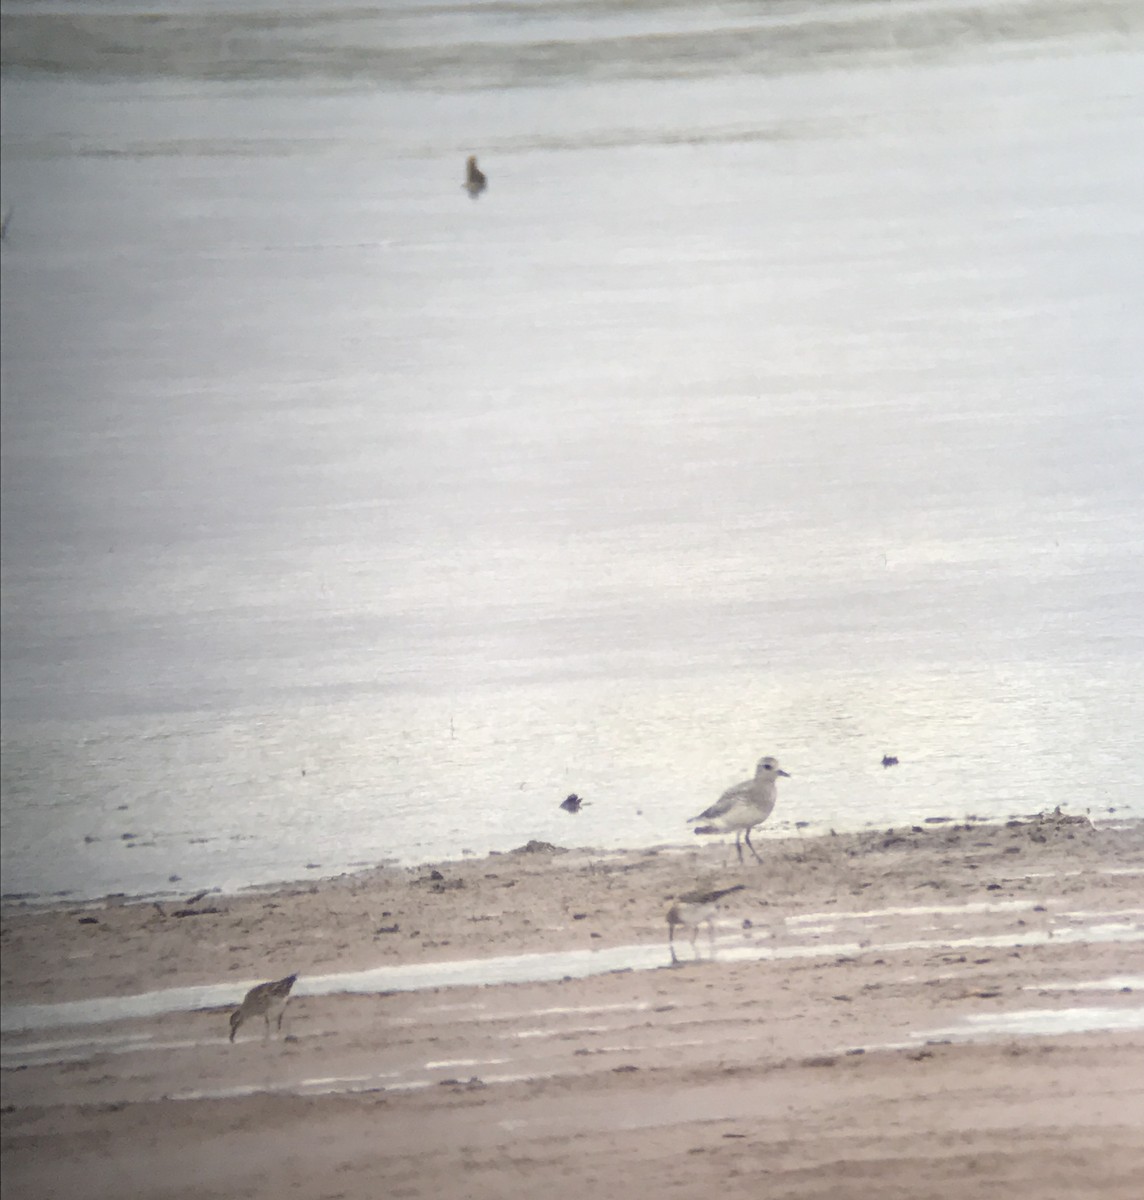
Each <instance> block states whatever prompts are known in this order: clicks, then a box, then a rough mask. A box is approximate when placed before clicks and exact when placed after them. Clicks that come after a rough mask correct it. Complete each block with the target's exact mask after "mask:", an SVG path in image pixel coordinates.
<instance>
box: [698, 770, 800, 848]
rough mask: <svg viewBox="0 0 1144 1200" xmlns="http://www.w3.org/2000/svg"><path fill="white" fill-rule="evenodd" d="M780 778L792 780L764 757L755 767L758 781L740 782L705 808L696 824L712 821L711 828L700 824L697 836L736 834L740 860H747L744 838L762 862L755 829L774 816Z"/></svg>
mask: <svg viewBox="0 0 1144 1200" xmlns="http://www.w3.org/2000/svg"><path fill="white" fill-rule="evenodd" d="M779 776H783V777H784V778H786V779H789V778H790V776H789V775H788V774H787V773H786V771H783V770H781V769H780V767H779V764H778V760H777V759H774V758H770V757H769V756H768V757H767V758H760V759H759V762H758V765H757V766H756V767H755V778H754V779H748V780H747V781H746V782H745V783H737V784H735V786H734V787H730V788H728V789H727V790H726V791H725V792H724V793H723V795H722V796H720V797H719V799H718V800H716V801H715V803H714V804H712V805H711V807H710V808H705V809H704V810H703V811H702V812H701V813H700V814H699V816H697V817H692V818H691V820H692V821H711V822H713V823H712V824H711V825H697V826H696V827H695V832H696V833H731V832H734V834H735V849H736V850H737V851H738V852H739V861H740V862H742V861H743V845H742V838H743V837H744V836H745V837H746V840H747V849H748V850H750V852H751V853H752V854H753V855H754V856H755V861H756V862H760V863H761V862H762V861H763V860H762V859H761V858H759V854H758V851H757V850H756V849H755V847H754V846H752V845H751V830H752V829H753V828H754V827H755V826H756V825H761V824H762V823H763V822H764V821H765V820H766V819H767V817H769V816H770V815H771V810H772V809H773V808H774V806H775V784H776V782H777V781H778V778H779Z"/></svg>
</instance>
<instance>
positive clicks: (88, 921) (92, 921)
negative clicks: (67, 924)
mask: <svg viewBox="0 0 1144 1200" xmlns="http://www.w3.org/2000/svg"><path fill="white" fill-rule="evenodd" d="M78 924H80V925H98V924H99V920H98V918H97V917H80V919H79V921H78Z"/></svg>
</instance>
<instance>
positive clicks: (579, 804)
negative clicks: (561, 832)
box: [560, 792, 584, 813]
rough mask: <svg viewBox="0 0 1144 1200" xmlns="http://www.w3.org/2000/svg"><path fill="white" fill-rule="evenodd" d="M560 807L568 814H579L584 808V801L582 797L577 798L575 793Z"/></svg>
mask: <svg viewBox="0 0 1144 1200" xmlns="http://www.w3.org/2000/svg"><path fill="white" fill-rule="evenodd" d="M560 807H561V808H562V809H563V810H564V811H565V812H566V813H578V812H579V811H580V809H581V808H583V807H584V801H583V800H581V799H580V797H579V796H577V795H576V793H575V792H573V793H572V795H571V796H569V797H568V799H567V800H564V801H562V802H561V804H560Z"/></svg>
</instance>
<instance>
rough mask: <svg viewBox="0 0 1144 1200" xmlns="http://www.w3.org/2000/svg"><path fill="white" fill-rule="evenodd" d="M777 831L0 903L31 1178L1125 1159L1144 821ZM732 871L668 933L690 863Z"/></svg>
mask: <svg viewBox="0 0 1144 1200" xmlns="http://www.w3.org/2000/svg"><path fill="white" fill-rule="evenodd" d="M758 840H759V842H760V848H761V850H762V854H763V860H764V861H763V864H762V865H758V864H756V863H754V862H753V861H752V860H750V858H749V856H748V861H747V863H746V864H744V865H743V866H740V865H739V864H738V862H737V861H736V860H735V857H734V854H733V852H730V853H729V850H728V847H727V846H726V845H723V844H715V845H700V844H696V845H695V846H689V845H683V846H676V847H662V848H659V849H656V850H651V851H644V852H639V853H628V854H609V855H603V854H596V853H592V852H590V851H586V850H562V849H560V848H551V847H547V846H544V845H535V844H534V845H533V846H531V847H530V848H527V849H526V848H522V849H521V850H519V851H517V852H514V853H511V854H503V855H493V856H490V857H488V858H482V859H470V860H467V861H463V862H459V863H442V864H438V865H437V866H436V867H431V866H425V867H420V868H414V869H402V870H397V869H384V870H377V871H371V872H366V873H363V874H359V875H354V876H345V877H341V878H338V879H330V880H322V881H316V882H314V883H313V884H307V885H291V886H285V887H282V888H279V889H261V890H256V891H250V892H245V893H243V894H240V895H225V896H224V895H219V894H207V895H204V896H200V897H187V898H185V900H184V901H181V902H177V903H172V902H164V903H161V904H155V903H152V902H146V901H142V902H141V901H134V902H127V901H124V900H123V899H122V898H120V899H109V900H107V901H104V902H102V903H100V904H93V905H84V906H80V907H75V906H57V907H54V908H50V909H33V908H28V907H22V906H20V905H12V906H9V907H7V908H6V909H5V911H4V916H3V948H4V954H3V997H4V1007H5V1038H4V1067H5V1069H4V1071H3V1166H4V1175H5V1179H6V1182H7V1184H8V1185H9V1188H10V1189H11V1194H12V1195H13V1196H20V1197H22V1198H24V1200H36V1198H39V1197H62V1196H67V1197H69V1198H75V1200H81V1198H87V1197H93V1198H94V1197H104V1196H117V1197H121V1196H139V1197H143V1196H147V1197H152V1196H153V1197H164V1198H168V1197H169V1198H175V1197H187V1198H189V1197H197V1198H203V1197H220V1198H222V1197H240V1196H241V1197H262V1196H267V1197H269V1196H275V1195H281V1194H287V1195H297V1196H307V1197H330V1198H333V1197H343V1198H346V1200H355V1198H358V1197H360V1198H362V1200H365V1198H367V1197H369V1198H372V1197H376V1196H380V1195H385V1196H393V1197H415V1196H434V1197H458V1198H460V1197H473V1198H477V1197H490V1198H491V1197H503V1196H530V1195H535V1194H537V1193H538V1192H539V1191H541V1190H543V1192H544V1194H546V1195H547V1196H549V1197H551V1198H552V1200H557V1198H563V1197H574V1196H580V1195H581V1194H582V1193H583V1190H584V1188H585V1187H594V1188H596V1189H597V1191H598V1193H599V1194H600V1195H603V1196H618V1195H620V1194H622V1193H624V1192H627V1193H630V1194H634V1195H638V1196H677V1197H705V1196H711V1195H715V1194H719V1195H722V1196H726V1197H738V1196H743V1197H747V1196H751V1197H755V1196H759V1195H762V1194H765V1195H768V1196H783V1197H819V1196H821V1197H826V1196H831V1197H864V1196H870V1195H875V1194H876V1195H878V1196H884V1197H899V1196H900V1197H903V1198H905V1197H910V1198H916V1197H919V1196H928V1197H962V1196H964V1197H974V1198H980V1197H989V1196H1000V1195H1005V1196H1006V1197H1009V1198H1012V1197H1014V1196H1022V1197H1029V1198H1033V1197H1036V1198H1037V1200H1047V1198H1051V1197H1066V1196H1067V1197H1080V1196H1084V1197H1094V1196H1102V1197H1104V1196H1107V1197H1125V1198H1127V1197H1129V1196H1132V1197H1135V1196H1136V1195H1137V1194H1138V1188H1139V1180H1140V1178H1141V1174H1142V1173H1144V1010H1142V1007H1141V992H1142V990H1144V907H1142V906H1141V903H1140V897H1141V874H1142V873H1144V827H1142V826H1141V825H1140V824H1139V823H1128V824H1124V825H1117V826H1112V825H1108V826H1105V827H1093V826H1092V825H1091V824H1090V823H1089V822H1088V821H1087V819H1085V818H1076V817H1073V818H1060V817H1054V816H1044V817H1038V818H1031V819H1028V820H1023V821H1020V822H1012V823H1010V824H1008V825H992V826H986V825H955V824H953V823H951V822H946V821H941V820H933V821H929V822H925V823H923V824H921V825H918V826H906V827H902V828H898V829H893V830H884V831H879V832H876V833H862V834H854V835H840V836H834V837H831V836H826V837H816V838H802V839H800V838H788V839H779V838H769V839H766V838H760V839H758ZM739 882H741V883H743V884H745V885H746V886H745V887H744V889H743V890H742V891H740V892H737V893H735V894H733V895H731V896H728V897H727V898H726V899H725V900H724V901H723V904H722V908H721V910H720V913H719V916H718V920H717V926H716V934H717V936H716V938H715V939H714V945H713V946H712V945H711V944H710V943H709V941H708V938H707V934H706V931H704V932H703V933H702V934H701V936H700V937H699V938H698V939H697V943H696V947H695V949H694V951H693V950H692V947H691V945H690V942H689V937H688V936H687V934H688V931H686V930H684V931H682V932H683V934H684V936H683V938H682V942H681V944H680V958H681V960H682V961H681V965H679V966H677V967H672V966H671V959H670V956H669V953H668V948H667V925H666V921H665V912H666V910H667V907H668V905H669V903H670V900H671V898H672V897H673V896H675V895H678V894H679V893H681V892H684V891H687V890H690V889H692V888H694V887H696V886H708V885H710V886H729V885H731V884H734V883H739ZM565 968H566V973H561V972H562V971H565ZM291 971H297V972H299V974H300V978H299V981H298V983H297V985H296V989H295V994H294V995H293V997H292V998H291V1001H290V1003H289V1005H288V1007H287V1009H286V1013H285V1019H284V1023H283V1028H282V1031H281V1034H277V1033H276V1032H274V1033H272V1036H271V1037H270V1038H269V1039H266V1038H265V1036H264V1035H265V1031H264V1029H263V1027H262V1022H261V1021H252V1022H251V1023H249V1024H247V1025H244V1026H243V1027H242V1029H241V1030H240V1031H239V1035H238V1039H237V1041H236V1042H235V1044H233V1045H232V1044H230V1043H229V1042H228V1041H227V1033H228V1021H227V1017H228V1014H229V1012H230V1011H231V1009H232V1008H233V1005H234V1004H235V1003H236V1002H237V1001H238V1000H240V999H241V997H242V995H243V993H244V992H245V990H246V988H247V987H249V986H250V985H251V984H252V983H253V982H256V981H258V980H260V979H270V978H275V977H279V976H281V975H284V974H286V973H288V972H291ZM367 971H374V972H375V976H373V977H372V978H373V979H374V982H373V983H372V984H371V983H370V982H369V980H370V978H371V977H369V976H362V977H358V976H356V975H355V974H354V973H355V972H367ZM386 971H388V972H389V974H388V975H386ZM486 979H487V980H488V982H482V980H486ZM505 979H516V980H518V981H517V982H497V980H505ZM474 981H476V982H474ZM343 987H351V988H355V989H356V990H354V991H348V992H347V991H343V990H339V989H341V988H343ZM371 987H372V989H373V990H370V989H371ZM195 988H202V989H206V993H204V994H209V996H210V997H212V998H213V999H214V1001H215V1002H214V1003H210V1004H208V1005H207V1006H206V1007H202V1006H198V1007H196V1006H194V1004H193V1003H191V1004H189V1005H184V1004H183V1003H181V1002H180V1001H179V997H180V996H183V995H184V993H183V992H181V991H179V990H178V989H195ZM152 993H154V994H153V995H151V994H152ZM191 994H192V995H193V992H192V993H191ZM139 996H145V997H149V999H145V1000H144V1001H138V1000H135V1001H132V1000H130V999H129V998H131V997H139ZM117 997H118V998H124V999H123V1000H120V1001H117V1003H128V1004H136V1005H138V1004H140V1003H144V1004H146V1003H150V1004H151V1005H152V1011H151V1012H150V1013H149V1014H148V1013H142V1015H140V1014H139V1011H138V1010H135V1011H136V1015H133V1016H132V1015H128V1016H126V1017H123V1018H122V1019H110V1020H109V1019H106V1017H107V1016H108V1015H109V1013H110V1014H111V1015H115V1014H114V1004H113V1005H112V1008H111V1009H110V1010H108V1012H105V1013H103V1014H101V1015H102V1016H103V1018H104V1019H102V1020H99V1021H92V1020H91V1019H90V1017H91V1015H92V1014H91V1012H90V1011H89V1012H87V1014H86V1016H84V1015H83V1010H82V1008H81V1009H74V1008H71V1009H69V1008H63V1009H55V1008H51V1007H45V1006H52V1005H57V1004H63V1005H68V1004H72V1003H74V1002H77V1001H78V1002H91V1001H94V1000H96V999H104V1000H106V999H109V998H111V999H114V998H117ZM172 997H173V998H174V999H173V1000H172ZM61 1014H62V1018H61ZM68 1014H71V1015H70V1016H69V1015H68Z"/></svg>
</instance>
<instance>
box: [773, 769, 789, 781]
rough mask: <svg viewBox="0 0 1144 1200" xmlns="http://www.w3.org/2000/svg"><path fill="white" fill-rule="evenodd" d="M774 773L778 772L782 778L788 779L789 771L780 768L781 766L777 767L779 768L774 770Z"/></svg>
mask: <svg viewBox="0 0 1144 1200" xmlns="http://www.w3.org/2000/svg"><path fill="white" fill-rule="evenodd" d="M776 774H778V775H781V776H782V777H783V778H784V779H789V778H790V772H789V771H784V770H783V769H782V767H779V769H778V771H777V772H776Z"/></svg>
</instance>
